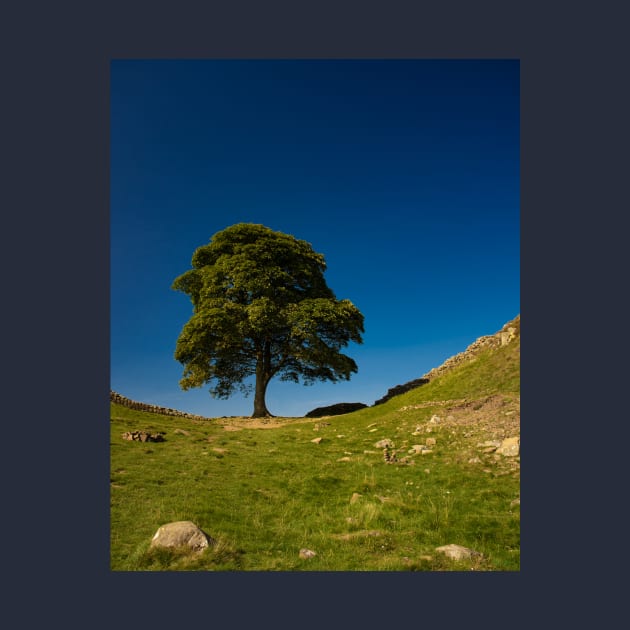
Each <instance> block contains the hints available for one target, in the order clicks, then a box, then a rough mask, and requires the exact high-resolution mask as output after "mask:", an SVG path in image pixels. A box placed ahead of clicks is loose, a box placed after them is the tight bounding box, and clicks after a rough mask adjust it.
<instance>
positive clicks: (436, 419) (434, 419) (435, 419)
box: [429, 415, 440, 424]
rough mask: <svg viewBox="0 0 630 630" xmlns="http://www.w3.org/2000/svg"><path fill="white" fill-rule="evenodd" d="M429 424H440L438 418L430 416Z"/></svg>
mask: <svg viewBox="0 0 630 630" xmlns="http://www.w3.org/2000/svg"><path fill="white" fill-rule="evenodd" d="M429 422H431V423H432V424H437V423H438V422H440V416H436V415H433V416H431V420H429Z"/></svg>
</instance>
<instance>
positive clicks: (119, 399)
mask: <svg viewBox="0 0 630 630" xmlns="http://www.w3.org/2000/svg"><path fill="white" fill-rule="evenodd" d="M109 400H110V401H111V402H114V403H117V404H119V405H123V407H128V408H129V409H137V410H138V411H149V412H151V413H161V414H163V415H165V416H178V417H180V418H191V419H192V420H208V418H206V417H204V416H196V415H194V414H192V413H186V412H185V411H178V410H177V409H170V408H169V407H158V406H157V405H149V404H148V403H142V402H137V401H135V400H130V399H129V398H126V397H125V396H122V395H121V394H118V393H117V392H115V391H112V390H110V391H109Z"/></svg>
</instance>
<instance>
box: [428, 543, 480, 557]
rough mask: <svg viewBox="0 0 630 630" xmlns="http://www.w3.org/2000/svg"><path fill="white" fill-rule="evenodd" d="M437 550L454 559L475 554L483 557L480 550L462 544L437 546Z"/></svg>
mask: <svg viewBox="0 0 630 630" xmlns="http://www.w3.org/2000/svg"><path fill="white" fill-rule="evenodd" d="M435 550H436V551H439V552H440V553H443V554H444V555H445V556H447V557H448V558H452V559H453V560H465V559H467V558H472V557H473V556H476V557H481V555H482V554H480V553H479V552H478V551H475V550H474V549H468V547H462V546H461V545H452V544H451V545H443V546H442V547H436V548H435Z"/></svg>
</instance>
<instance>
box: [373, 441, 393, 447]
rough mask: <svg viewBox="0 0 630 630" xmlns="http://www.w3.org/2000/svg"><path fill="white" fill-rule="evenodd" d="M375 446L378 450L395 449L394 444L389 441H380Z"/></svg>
mask: <svg viewBox="0 0 630 630" xmlns="http://www.w3.org/2000/svg"><path fill="white" fill-rule="evenodd" d="M374 446H375V447H376V448H394V443H393V442H392V441H391V440H389V439H386V440H379V441H378V442H376V444H374Z"/></svg>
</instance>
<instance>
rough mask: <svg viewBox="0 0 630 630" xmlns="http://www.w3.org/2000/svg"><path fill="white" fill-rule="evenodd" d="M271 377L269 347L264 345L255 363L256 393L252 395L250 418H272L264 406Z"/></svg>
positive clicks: (266, 344)
mask: <svg viewBox="0 0 630 630" xmlns="http://www.w3.org/2000/svg"><path fill="white" fill-rule="evenodd" d="M271 376H272V374H271V354H270V346H269V344H268V343H265V346H264V349H263V351H262V352H261V353H260V354H259V355H258V361H257V363H256V393H255V395H254V413H253V414H252V416H251V417H252V418H272V417H273V415H272V414H271V413H270V412H269V409H267V405H266V404H265V394H266V392H267V385H269V381H270V380H271Z"/></svg>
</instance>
